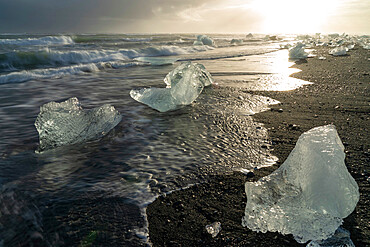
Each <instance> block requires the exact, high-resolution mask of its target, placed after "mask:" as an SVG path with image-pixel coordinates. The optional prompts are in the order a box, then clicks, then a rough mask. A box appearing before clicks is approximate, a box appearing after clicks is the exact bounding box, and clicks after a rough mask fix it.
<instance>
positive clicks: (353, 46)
mask: <svg viewBox="0 0 370 247" xmlns="http://www.w3.org/2000/svg"><path fill="white" fill-rule="evenodd" d="M353 48H355V44H350V45H348V46H347V49H348V50H352V49H353Z"/></svg>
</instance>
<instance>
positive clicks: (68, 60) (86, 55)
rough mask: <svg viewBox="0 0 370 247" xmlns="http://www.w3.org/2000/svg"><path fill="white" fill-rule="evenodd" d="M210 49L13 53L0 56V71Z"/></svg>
mask: <svg viewBox="0 0 370 247" xmlns="http://www.w3.org/2000/svg"><path fill="white" fill-rule="evenodd" d="M209 49H212V48H211V47H207V46H202V47H182V48H181V47H178V46H158V47H147V48H140V49H122V50H119V51H106V50H101V51H99V50H86V51H54V50H51V49H44V50H39V51H16V52H8V53H5V54H0V71H1V70H5V71H9V70H10V71H12V70H17V69H36V68H40V67H42V66H44V67H45V66H65V65H73V64H86V63H97V62H109V61H127V60H129V59H134V58H137V57H153V56H173V55H182V54H189V53H194V52H200V51H206V50H209Z"/></svg>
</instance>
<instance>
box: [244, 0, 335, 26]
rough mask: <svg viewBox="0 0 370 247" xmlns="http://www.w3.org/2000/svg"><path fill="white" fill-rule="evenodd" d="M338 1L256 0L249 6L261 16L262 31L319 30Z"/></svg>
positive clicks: (333, 10) (333, 11)
mask: <svg viewBox="0 0 370 247" xmlns="http://www.w3.org/2000/svg"><path fill="white" fill-rule="evenodd" d="M339 2H340V1H335V0H328V1H321V0H311V1H296V0H282V1H275V0H256V1H254V2H253V3H252V4H251V5H249V7H250V8H251V9H253V10H255V11H257V12H258V13H259V14H260V15H261V16H262V17H263V23H261V31H262V32H264V33H310V32H311V33H313V32H320V31H321V29H322V28H323V26H324V25H325V22H326V20H327V18H328V17H329V16H330V15H331V14H333V13H335V11H336V9H337V8H338V6H339Z"/></svg>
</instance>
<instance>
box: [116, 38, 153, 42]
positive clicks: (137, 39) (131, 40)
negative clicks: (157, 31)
mask: <svg viewBox="0 0 370 247" xmlns="http://www.w3.org/2000/svg"><path fill="white" fill-rule="evenodd" d="M122 40H123V41H126V42H145V41H152V40H153V38H122Z"/></svg>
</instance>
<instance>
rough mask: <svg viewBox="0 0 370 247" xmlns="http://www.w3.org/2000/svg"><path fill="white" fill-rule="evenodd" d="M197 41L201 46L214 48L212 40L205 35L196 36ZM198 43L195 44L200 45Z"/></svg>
mask: <svg viewBox="0 0 370 247" xmlns="http://www.w3.org/2000/svg"><path fill="white" fill-rule="evenodd" d="M197 41H199V42H202V43H203V45H209V46H215V45H216V44H215V41H214V40H213V39H212V38H210V37H208V36H207V35H198V36H197ZM199 42H197V44H200V43H199ZM194 44H195V42H194Z"/></svg>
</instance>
